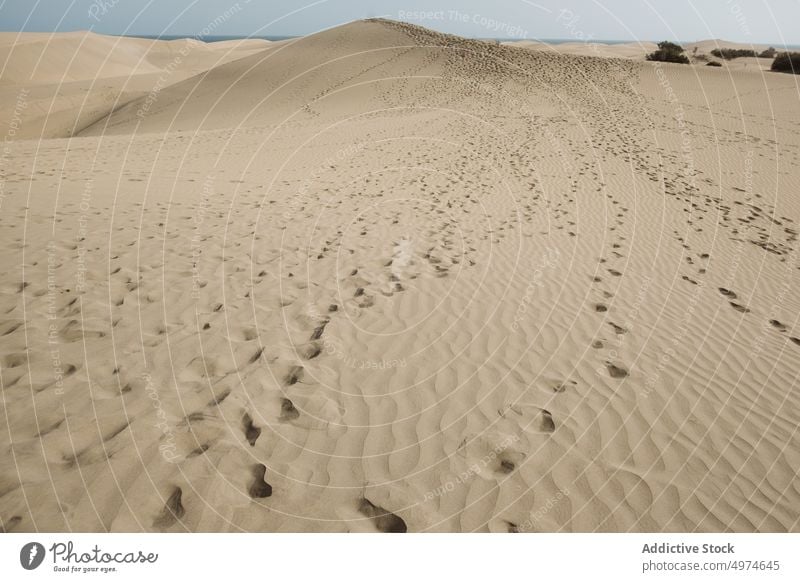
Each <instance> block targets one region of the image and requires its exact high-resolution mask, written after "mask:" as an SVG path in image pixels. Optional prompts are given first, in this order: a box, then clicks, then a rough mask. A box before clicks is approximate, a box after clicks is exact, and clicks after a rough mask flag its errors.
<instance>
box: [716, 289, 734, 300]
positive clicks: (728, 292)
mask: <svg viewBox="0 0 800 582" xmlns="http://www.w3.org/2000/svg"><path fill="white" fill-rule="evenodd" d="M719 292H720V293H722V294H723V295H724V296H725V297H727V298H729V299H736V293H734V292H733V291H731V290H730V289H725V287H720V288H719Z"/></svg>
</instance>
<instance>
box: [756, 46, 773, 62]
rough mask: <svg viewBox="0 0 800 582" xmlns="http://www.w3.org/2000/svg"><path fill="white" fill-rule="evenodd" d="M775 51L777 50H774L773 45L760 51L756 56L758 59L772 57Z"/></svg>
mask: <svg viewBox="0 0 800 582" xmlns="http://www.w3.org/2000/svg"><path fill="white" fill-rule="evenodd" d="M777 53H778V51H776V50H775V49H774V48H773V47H769V48H768V49H767V50H765V51H761V53H760V54H759V55H758V58H760V59H774V58H775V55H776V54H777Z"/></svg>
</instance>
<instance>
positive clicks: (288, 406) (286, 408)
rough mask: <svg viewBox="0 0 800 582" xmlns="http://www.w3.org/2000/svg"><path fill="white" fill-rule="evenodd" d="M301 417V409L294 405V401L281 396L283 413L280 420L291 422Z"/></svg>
mask: <svg viewBox="0 0 800 582" xmlns="http://www.w3.org/2000/svg"><path fill="white" fill-rule="evenodd" d="M299 417H300V411H299V410H297V408H296V407H295V405H294V402H292V401H291V400H289V399H288V398H281V415H280V417H279V419H280V420H282V421H284V422H289V421H292V420H296V419H297V418H299Z"/></svg>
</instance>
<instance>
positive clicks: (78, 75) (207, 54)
mask: <svg viewBox="0 0 800 582" xmlns="http://www.w3.org/2000/svg"><path fill="white" fill-rule="evenodd" d="M271 44H272V43H270V42H268V41H266V40H259V39H252V40H237V41H225V42H217V43H204V42H201V41H199V40H195V39H183V40H174V41H161V40H149V39H138V38H119V37H112V36H103V35H98V34H94V33H91V32H85V31H84V32H69V33H59V34H56V35H51V34H44V33H19V34H18V33H10V32H4V33H0V132H2V134H3V135H4V136H8V138H9V139H34V138H40V137H69V136H71V135H74V134H76V133H78V132H80V131H81V130H82V129H84V128H85V127H86V126H88V125H90V124H91V123H94V122H95V121H97V120H98V119H101V118H103V117H105V116H106V115H108V114H109V113H110V112H111V111H113V110H114V109H115V108H117V107H120V106H121V105H123V104H125V103H126V102H128V101H130V100H132V99H136V98H140V97H143V98H146V97H147V96H148V95H151V94H156V93H158V92H160V91H161V90H163V89H164V88H165V87H168V86H169V85H172V84H174V83H177V82H179V81H182V80H184V79H186V78H188V77H193V76H195V75H198V74H201V73H203V72H205V71H207V70H209V69H212V68H214V67H216V66H218V65H221V64H224V63H227V62H229V61H233V60H236V59H239V58H243V57H246V56H248V55H251V54H254V53H260V52H262V51H264V50H265V49H267V48H271Z"/></svg>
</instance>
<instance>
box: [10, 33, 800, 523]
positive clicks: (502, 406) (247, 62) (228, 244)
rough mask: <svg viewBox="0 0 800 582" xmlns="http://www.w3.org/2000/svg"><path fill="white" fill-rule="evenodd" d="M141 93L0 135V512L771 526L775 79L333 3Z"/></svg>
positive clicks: (791, 200)
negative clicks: (375, 16)
mask: <svg viewBox="0 0 800 582" xmlns="http://www.w3.org/2000/svg"><path fill="white" fill-rule="evenodd" d="M56 38H58V37H56ZM115 42H117V41H115ZM118 42H119V45H120V46H123V45H124V44H125V43H127V42H129V41H126V40H119V41H118ZM132 42H133V44H132V48H131V50H132V51H133V50H134V48H135V47H136V46H138V45H137V44H136V42H135V41H132ZM15 50H16V49H15ZM112 54H114V55H115V56H114V57H113V58H114V59H115V60H114V62H115V64H114V65H113V67H112V69H113V73H114V74H115V75H118V74H119V73H121V72H122V70H121V69H122V68H124V67H125V66H126V65H125V64H124V63H122V61H123V60H124V59H123V57H122V56H119V54H118V51H117V50H116V49H115V50H114V51H112ZM9 59H13V55H12V56H11V57H9ZM134 60H136V59H135V58H134ZM137 62H138V61H137ZM148 66H149V65H148ZM152 66H155V65H152ZM13 70H16V71H22V73H21V74H22V76H23V77H24V71H25V70H27V69H25V66H24V65H20V66H18V67H17V68H15V69H13ZM95 70H99V71H104V70H108V67H106V65H105V64H102V66H99V67H98V68H96V69H95ZM135 70H136V71H139V70H141V69H140V68H138V67H137V68H135ZM17 75H18V76H19V75H20V73H17ZM86 78H90V77H86ZM4 82H5V81H4ZM18 83H19V81H18V80H13V79H12V80H11V81H9V83H8V85H7V86H8V87H18ZM150 96H151V97H154V98H151V99H150V101H149V102H148V101H147V99H148V96H143V97H141V98H140V99H139V100H138V101H133V102H131V103H129V104H127V105H124V106H123V107H119V108H116V110H115V111H114V112H113V113H112V114H111V115H109V116H107V117H105V118H102V119H99V120H97V121H96V122H95V123H93V124H92V125H91V126H90V127H88V128H87V129H86V130H84V131H82V132H80V133H79V134H77V135H74V136H73V137H71V138H68V139H56V138H52V139H30V140H15V141H13V140H12V141H7V142H6V143H5V144H4V147H5V150H4V155H3V157H2V159H0V162H1V163H2V169H3V173H4V176H3V182H2V188H3V190H2V213H1V214H0V220H1V222H0V228H2V231H1V232H2V238H1V239H0V241H2V253H1V254H0V261H1V263H0V266H2V269H3V271H4V273H5V277H4V282H3V284H2V289H0V313H2V316H0V342H2V361H0V364H2V375H1V376H0V379H1V380H2V415H0V422H1V423H2V427H1V430H0V446H1V447H2V457H0V459H2V466H0V519H1V520H2V526H3V528H4V529H5V530H6V531H36V530H38V531H167V532H184V531H270V532H288V531H293V532H294V531H302V532H362V531H369V532H373V531H386V532H394V531H408V532H486V531H489V532H554V531H564V532H598V531H614V532H628V531H673V532H687V531H703V532H710V531H737V532H752V531H798V530H800V526H799V525H798V520H799V519H800V487H799V486H798V479H797V468H798V467H800V435H798V424H799V423H800V392H798V388H797V375H798V370H800V322H798V312H800V309H799V308H800V298H798V294H797V293H796V286H797V283H798V274H797V273H798V268H799V267H798V263H797V255H796V251H797V236H798V224H797V222H798V220H800V199H798V191H800V181H799V178H800V169H799V168H800V159H798V156H800V106H799V105H798V81H797V78H796V77H793V76H791V75H782V74H769V73H765V72H763V71H756V70H743V69H742V70H736V71H732V70H730V69H725V68H722V69H712V68H710V67H695V66H681V65H669V64H663V65H660V64H654V63H648V62H644V61H637V60H633V59H614V58H597V57H589V56H576V55H566V54H559V53H558V52H557V51H535V50H528V49H524V48H519V47H513V46H503V45H496V44H490V43H482V42H478V41H472V40H465V39H462V38H458V37H454V36H449V35H444V34H440V33H436V32H432V31H430V30H426V29H424V28H420V27H417V26H413V25H408V24H400V23H397V22H392V21H386V20H369V21H360V22H354V23H351V24H347V25H344V26H340V27H337V28H334V29H331V30H327V31H324V32H321V33H318V34H315V35H312V36H309V37H305V38H301V39H295V40H291V41H286V42H283V43H280V44H279V45H277V46H274V47H270V48H267V49H265V50H264V51H262V52H258V53H254V54H251V55H246V56H244V57H243V58H240V59H237V60H235V61H233V62H228V63H223V64H219V65H218V66H214V67H213V68H211V69H210V70H209V71H208V72H204V73H202V74H200V75H199V76H195V77H191V78H187V79H185V80H183V81H180V82H177V83H174V84H171V85H170V86H168V87H165V88H162V89H160V90H159V91H157V92H156V93H155V94H150ZM80 115H81V114H80V112H79V111H75V112H73V117H74V118H77V117H79V116H80ZM23 126H24V123H23Z"/></svg>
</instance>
